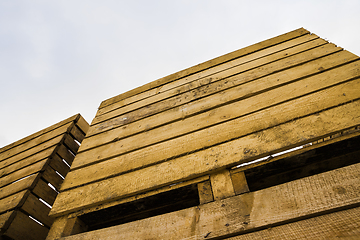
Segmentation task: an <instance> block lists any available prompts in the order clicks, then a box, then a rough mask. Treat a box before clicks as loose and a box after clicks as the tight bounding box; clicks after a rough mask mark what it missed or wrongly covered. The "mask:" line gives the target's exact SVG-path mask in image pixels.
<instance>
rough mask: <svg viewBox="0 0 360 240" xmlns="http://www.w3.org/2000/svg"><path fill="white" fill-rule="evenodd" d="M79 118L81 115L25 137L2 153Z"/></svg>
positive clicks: (5, 148) (2, 149) (0, 150)
mask: <svg viewBox="0 0 360 240" xmlns="http://www.w3.org/2000/svg"><path fill="white" fill-rule="evenodd" d="M79 116H80V115H79V114H76V115H74V116H72V117H69V118H67V119H65V120H63V121H61V122H59V123H57V124H54V125H52V126H50V127H48V128H45V129H43V130H41V131H39V132H36V133H34V134H31V135H30V136H27V137H25V138H23V139H20V140H19V141H16V142H14V143H11V144H9V145H7V146H5V147H2V148H0V153H3V152H5V151H7V150H9V149H11V148H13V147H15V146H18V145H20V144H23V143H25V142H27V141H30V140H31V139H34V138H36V137H38V136H40V135H42V134H45V133H47V132H50V131H52V130H54V129H56V128H58V127H60V126H62V125H65V124H67V123H69V122H72V121H76V120H77V119H78V118H79Z"/></svg>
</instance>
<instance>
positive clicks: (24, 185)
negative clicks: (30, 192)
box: [0, 174, 39, 199]
mask: <svg viewBox="0 0 360 240" xmlns="http://www.w3.org/2000/svg"><path fill="white" fill-rule="evenodd" d="M38 178H39V175H38V174H34V175H31V176H30V177H27V178H25V179H22V180H20V181H18V182H15V183H12V184H10V185H7V186H5V187H2V188H0V199H2V198H5V197H8V196H10V195H12V194H15V193H17V192H21V191H23V190H25V189H30V188H32V187H34V186H35V181H36V180H37V179H38Z"/></svg>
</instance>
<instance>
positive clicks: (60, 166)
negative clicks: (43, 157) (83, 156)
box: [49, 154, 70, 177]
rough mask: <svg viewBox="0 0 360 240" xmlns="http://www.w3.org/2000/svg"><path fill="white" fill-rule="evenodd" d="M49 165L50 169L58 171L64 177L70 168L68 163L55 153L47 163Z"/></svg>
mask: <svg viewBox="0 0 360 240" xmlns="http://www.w3.org/2000/svg"><path fill="white" fill-rule="evenodd" d="M49 165H50V167H51V168H52V169H54V170H55V171H58V172H59V173H60V174H61V175H63V176H64V177H66V175H67V173H68V172H69V170H70V168H69V166H68V165H66V164H65V163H64V162H63V160H62V158H61V157H60V156H59V155H57V154H55V155H54V156H53V157H52V158H51V160H50V163H49Z"/></svg>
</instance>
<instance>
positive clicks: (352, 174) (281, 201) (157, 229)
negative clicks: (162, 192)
mask: <svg viewBox="0 0 360 240" xmlns="http://www.w3.org/2000/svg"><path fill="white" fill-rule="evenodd" d="M359 176H360V164H354V165H350V166H347V167H344V168H340V169H336V170H333V171H330V172H325V173H321V174H318V175H314V176H311V177H308V178H304V179H299V180H295V181H292V182H288V183H285V184H282V185H278V186H274V187H271V188H267V189H263V190H260V191H256V192H249V193H245V194H241V195H237V196H234V197H230V198H227V199H223V200H221V201H214V202H211V203H208V204H204V205H200V206H196V207H192V208H188V209H184V210H180V211H177V212H172V213H168V214H164V215H160V216H156V217H152V218H148V219H143V220H139V221H136V222H131V223H126V224H122V225H118V226H114V227H111V228H106V229H100V230H97V231H93V232H87V233H82V234H78V235H74V236H70V237H67V238H65V239H66V240H75V239H89V240H91V239H99V238H101V239H113V237H114V236H117V239H204V238H205V237H206V239H222V238H223V237H226V236H229V235H235V234H242V233H246V232H248V231H255V230H256V229H264V228H267V227H272V226H274V225H276V224H283V223H284V222H291V221H296V220H299V219H301V218H303V219H304V218H309V217H314V216H319V215H323V214H325V213H331V212H335V211H337V210H340V209H341V208H344V207H348V208H349V207H358V206H359V205H360V194H359V193H360V177H359ZM274 196H276V197H274ZM179 229H181V231H179Z"/></svg>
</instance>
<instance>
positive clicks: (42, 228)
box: [0, 114, 89, 240]
mask: <svg viewBox="0 0 360 240" xmlns="http://www.w3.org/2000/svg"><path fill="white" fill-rule="evenodd" d="M88 128H89V125H88V123H87V122H86V121H85V120H84V119H83V118H82V117H81V115H80V114H78V115H75V116H72V117H70V118H68V119H66V120H64V121H61V122H59V123H57V124H55V125H53V126H50V127H48V128H46V129H43V130H41V131H39V132H37V133H34V134H32V135H30V136H28V137H26V138H23V139H21V140H19V141H17V142H14V143H12V144H10V145H7V146H5V147H3V148H1V149H0V229H1V232H0V234H1V235H0V238H1V239H36V240H39V239H45V238H46V236H47V233H48V231H49V229H50V227H51V225H52V223H53V220H54V219H53V218H51V217H49V216H48V214H49V212H50V208H51V206H52V205H53V203H54V201H55V198H56V196H57V194H58V191H59V189H60V186H61V184H62V182H63V179H64V177H65V176H66V175H67V173H68V171H69V170H70V165H71V164H72V161H73V159H74V157H75V155H76V153H77V151H78V148H79V144H80V143H81V142H82V140H83V139H84V137H85V133H86V132H87V130H88Z"/></svg>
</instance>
